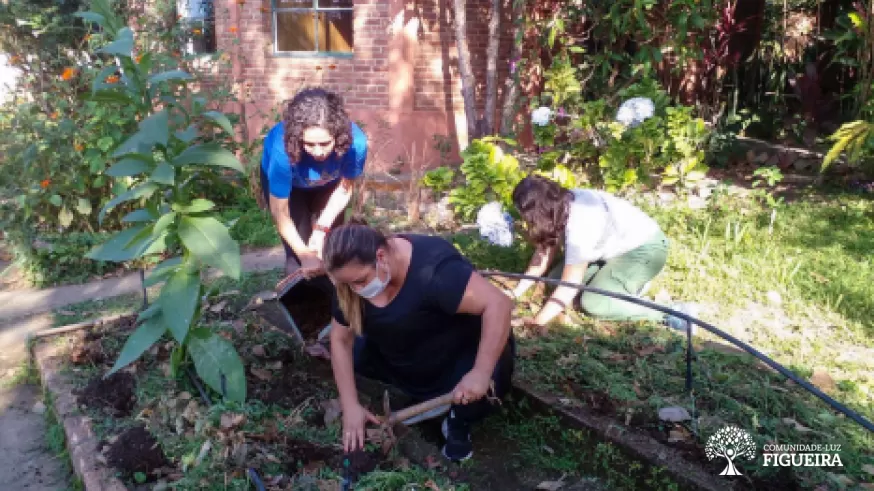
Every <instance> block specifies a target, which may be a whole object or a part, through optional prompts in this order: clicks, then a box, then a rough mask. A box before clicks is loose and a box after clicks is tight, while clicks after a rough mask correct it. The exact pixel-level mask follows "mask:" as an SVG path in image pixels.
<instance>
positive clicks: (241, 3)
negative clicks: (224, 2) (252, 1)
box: [237, 0, 246, 5]
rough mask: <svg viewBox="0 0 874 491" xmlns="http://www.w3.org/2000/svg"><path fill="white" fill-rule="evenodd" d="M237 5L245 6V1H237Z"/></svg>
mask: <svg viewBox="0 0 874 491" xmlns="http://www.w3.org/2000/svg"><path fill="white" fill-rule="evenodd" d="M237 3H238V4H240V5H245V4H246V0H237Z"/></svg>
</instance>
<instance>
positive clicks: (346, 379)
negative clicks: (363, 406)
mask: <svg viewBox="0 0 874 491" xmlns="http://www.w3.org/2000/svg"><path fill="white" fill-rule="evenodd" d="M341 329H346V328H345V327H343V326H339V325H334V328H333V329H331V367H332V368H333V371H334V382H335V383H336V384H337V392H339V393H340V405H341V407H348V405H349V404H357V403H358V389H356V387H355V370H354V367H353V363H354V362H353V343H354V339H353V338H352V336H350V335H348V333H343V332H337V331H339V330H341Z"/></svg>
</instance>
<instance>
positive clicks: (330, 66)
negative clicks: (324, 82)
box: [328, 65, 337, 70]
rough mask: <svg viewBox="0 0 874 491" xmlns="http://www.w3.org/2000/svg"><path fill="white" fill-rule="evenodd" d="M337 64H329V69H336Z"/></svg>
mask: <svg viewBox="0 0 874 491" xmlns="http://www.w3.org/2000/svg"><path fill="white" fill-rule="evenodd" d="M336 69H337V65H328V70H336Z"/></svg>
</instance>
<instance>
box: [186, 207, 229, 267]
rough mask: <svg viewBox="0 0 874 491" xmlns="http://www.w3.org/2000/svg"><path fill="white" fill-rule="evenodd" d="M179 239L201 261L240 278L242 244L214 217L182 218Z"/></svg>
mask: <svg viewBox="0 0 874 491" xmlns="http://www.w3.org/2000/svg"><path fill="white" fill-rule="evenodd" d="M179 237H180V238H181V239H182V244H184V245H185V247H186V248H188V250H189V251H191V253H192V254H194V255H195V256H197V257H198V258H199V259H200V260H202V261H203V262H205V263H206V264H208V265H210V266H212V267H214V268H217V269H220V270H221V271H222V272H224V273H225V274H226V275H228V276H230V277H231V278H234V279H239V278H240V244H238V243H237V241H235V240H234V239H232V238H231V235H230V233H228V229H227V228H226V227H225V226H224V225H222V224H221V222H219V221H218V220H216V219H215V218H213V217H192V216H185V217H182V220H181V221H180V223H179Z"/></svg>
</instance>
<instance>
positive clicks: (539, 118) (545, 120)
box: [531, 106, 552, 126]
mask: <svg viewBox="0 0 874 491" xmlns="http://www.w3.org/2000/svg"><path fill="white" fill-rule="evenodd" d="M551 117H552V109H550V108H548V107H546V106H540V107H538V108H537V109H535V110H534V112H532V113H531V122H532V123H534V124H536V125H537V126H546V125H548V124H549V118H551Z"/></svg>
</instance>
